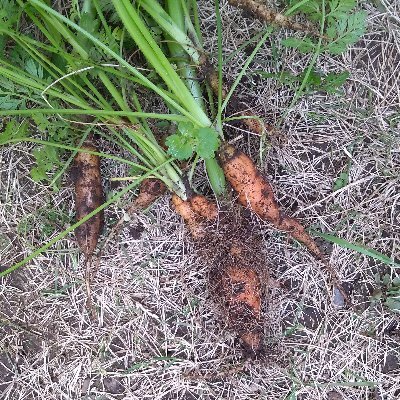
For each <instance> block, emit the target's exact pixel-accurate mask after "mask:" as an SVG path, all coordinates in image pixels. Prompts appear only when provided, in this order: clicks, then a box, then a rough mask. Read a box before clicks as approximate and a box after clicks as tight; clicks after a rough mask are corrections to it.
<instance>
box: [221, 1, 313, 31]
mask: <svg viewBox="0 0 400 400" xmlns="http://www.w3.org/2000/svg"><path fill="white" fill-rule="evenodd" d="M228 3H229V4H230V5H232V6H234V7H238V8H241V9H242V10H245V11H247V12H249V13H251V14H253V15H254V16H255V17H256V18H257V19H259V20H261V21H263V22H265V23H267V24H275V25H277V26H280V27H283V28H288V29H292V30H295V31H302V32H306V33H310V34H312V35H316V36H318V35H319V33H318V31H317V30H316V28H315V27H313V26H312V25H311V24H300V23H298V22H296V21H294V20H293V19H292V18H290V17H287V16H285V15H283V14H281V13H277V12H275V11H273V10H272V9H270V8H268V7H267V6H266V5H265V4H261V3H259V2H258V1H256V0H228Z"/></svg>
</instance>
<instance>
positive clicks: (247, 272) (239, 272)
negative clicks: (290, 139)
mask: <svg viewBox="0 0 400 400" xmlns="http://www.w3.org/2000/svg"><path fill="white" fill-rule="evenodd" d="M230 3H231V4H233V5H239V6H242V7H243V8H249V9H250V10H251V11H252V12H253V13H255V14H258V15H260V16H262V17H264V18H266V16H265V14H266V12H265V10H264V9H263V8H262V6H260V5H259V3H255V2H253V1H252V0H246V1H244V0H240V1H236V0H235V1H233V0H231V1H230ZM267 17H268V18H269V19H271V18H272V19H274V21H277V20H279V18H280V17H279V15H278V16H277V15H268V16H267ZM285 21H286V20H285ZM287 21H289V20H287ZM281 22H282V21H281ZM287 24H289V22H287ZM294 28H296V26H295V27H294ZM297 28H298V27H297ZM215 78H216V74H215V73H214V74H213V73H211V74H210V76H209V77H208V79H209V83H210V86H211V87H212V88H213V87H216V86H218V85H217V84H216V83H215V82H214V84H213V79H214V81H215ZM242 115H244V116H245V115H246V114H244V113H242ZM243 121H244V123H245V124H246V126H247V128H248V129H252V130H253V131H254V132H255V133H258V134H262V133H264V132H265V127H264V125H263V124H261V123H260V121H259V120H257V119H251V118H248V119H246V118H245V119H244V120H243ZM261 125H262V126H261ZM82 150H84V151H82V152H79V153H78V155H77V156H76V158H75V161H74V167H73V168H74V174H73V177H74V183H75V191H76V216H77V219H78V220H80V219H82V218H83V217H84V216H85V215H88V213H90V212H92V211H93V210H95V209H96V208H98V207H99V206H100V205H101V204H102V203H103V198H104V195H103V189H102V184H101V175H100V162H99V157H98V156H97V155H95V154H94V153H96V152H97V149H96V147H95V146H94V144H93V142H92V141H91V140H89V141H86V142H85V143H84V144H83V146H82ZM218 158H219V161H220V164H221V166H222V168H223V171H224V174H225V176H226V178H227V180H228V182H229V183H230V185H231V187H232V189H233V190H234V191H235V192H236V196H237V200H238V201H239V203H240V204H241V205H242V206H244V207H247V208H248V209H250V210H251V211H252V212H253V213H255V214H256V215H257V216H258V217H259V218H261V219H262V220H264V221H267V222H269V223H271V224H272V225H273V226H274V227H275V228H276V229H278V230H281V231H284V232H287V233H288V234H289V235H290V236H291V237H292V238H294V239H296V240H298V241H299V242H301V243H303V244H304V245H305V246H306V247H307V248H308V250H309V251H310V252H311V253H312V254H313V255H314V256H315V257H316V258H318V259H319V260H322V261H324V256H323V254H322V252H321V250H320V249H319V247H318V246H317V244H316V243H315V241H314V240H313V238H312V237H311V236H310V235H309V234H308V233H307V231H306V229H305V228H304V226H303V225H302V224H301V223H300V222H299V221H297V220H296V219H294V218H291V217H289V216H287V215H286V214H285V213H284V212H282V211H281V210H280V208H279V206H278V203H277V201H276V198H275V195H274V193H273V189H272V186H271V184H270V183H269V182H268V180H267V179H266V178H265V177H263V176H262V175H261V173H260V172H259V171H258V169H257V167H256V165H255V164H254V162H253V161H252V160H251V158H250V157H248V156H247V155H246V154H245V153H243V152H242V151H240V150H238V149H236V148H235V147H233V146H232V145H230V144H228V143H226V142H225V143H222V144H221V146H220V148H219V152H218ZM165 190H166V187H165V185H164V184H163V183H162V182H160V181H158V180H156V179H146V180H144V181H143V182H142V185H141V187H140V190H139V195H138V197H137V198H136V200H135V202H134V204H133V205H132V206H131V207H130V209H129V210H128V211H129V212H132V211H134V210H138V209H144V208H147V207H149V206H150V205H151V204H152V202H153V201H154V200H155V199H156V198H157V197H158V196H160V195H161V194H162V193H164V191H165ZM172 205H173V208H174V209H175V211H176V212H177V213H178V214H179V215H180V216H181V217H182V218H183V220H184V221H185V223H186V226H187V228H188V230H189V232H190V234H191V236H192V238H193V239H194V240H195V241H197V242H200V241H201V240H202V239H204V238H205V237H206V236H207V232H208V229H209V227H210V225H212V224H213V223H215V222H216V221H217V220H218V218H219V210H218V206H217V204H216V202H214V201H212V200H209V199H208V198H206V197H205V196H203V195H200V194H193V195H191V196H189V197H188V198H187V199H182V198H180V197H179V196H178V195H177V194H174V193H173V194H172ZM102 224H103V214H102V212H99V213H98V214H96V215H95V216H94V217H92V218H91V219H90V220H88V221H87V222H85V223H83V224H82V225H80V226H79V228H78V229H77V230H76V239H77V242H78V245H79V247H80V249H81V251H82V252H83V253H84V254H85V256H86V258H87V259H90V258H91V257H92V254H93V252H94V250H95V248H96V246H97V243H98V240H99V235H100V231H101V228H102ZM244 246H245V245H244V244H243V243H242V242H241V241H240V240H235V238H233V240H232V241H231V242H230V243H229V246H228V247H227V248H226V249H227V250H226V251H227V258H226V260H227V262H226V263H225V264H224V266H223V268H222V269H221V268H219V269H218V273H216V274H212V275H211V276H212V279H213V280H214V282H213V283H212V284H213V286H214V287H215V289H216V290H217V292H218V294H219V296H220V297H221V300H222V303H223V304H224V307H225V312H226V314H227V316H228V319H229V320H230V321H231V325H232V327H233V329H235V330H236V331H237V333H238V335H239V337H240V338H241V341H242V344H243V345H244V348H245V349H246V351H247V352H248V353H250V354H251V353H252V354H253V355H254V354H258V353H259V352H260V351H261V349H262V329H261V328H260V327H261V325H262V324H261V318H262V317H261V314H262V312H261V308H262V293H263V291H262V286H263V285H262V282H261V278H260V274H259V271H258V270H257V268H255V267H254V266H253V265H251V262H249V260H248V259H247V258H246V256H245V254H246V249H245V247H244Z"/></svg>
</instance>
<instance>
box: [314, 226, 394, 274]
mask: <svg viewBox="0 0 400 400" xmlns="http://www.w3.org/2000/svg"><path fill="white" fill-rule="evenodd" d="M312 233H314V234H315V235H317V236H320V237H322V238H323V239H325V240H328V241H329V242H332V243H335V244H337V245H338V246H340V247H343V248H345V249H350V250H355V251H357V252H358V253H361V254H364V255H366V256H368V257H372V258H374V259H375V260H378V261H381V262H383V263H385V264H387V265H393V266H394V267H395V268H400V264H399V263H397V262H395V261H394V260H392V259H391V258H390V257H388V256H387V255H385V254H382V253H380V252H379V251H376V250H374V249H371V248H370V247H366V246H364V245H362V244H357V243H351V242H348V241H347V240H345V239H341V238H338V237H337V236H335V235H330V234H329V233H322V232H319V231H316V230H314V229H313V230H312Z"/></svg>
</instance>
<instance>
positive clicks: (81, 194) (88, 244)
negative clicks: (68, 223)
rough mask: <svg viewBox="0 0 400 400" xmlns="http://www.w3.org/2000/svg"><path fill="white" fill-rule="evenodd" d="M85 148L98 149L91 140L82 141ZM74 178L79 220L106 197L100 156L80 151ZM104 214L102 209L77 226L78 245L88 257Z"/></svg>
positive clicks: (97, 237)
mask: <svg viewBox="0 0 400 400" xmlns="http://www.w3.org/2000/svg"><path fill="white" fill-rule="evenodd" d="M82 150H87V151H92V152H97V151H98V150H97V148H96V146H94V145H93V143H92V142H91V141H89V140H87V141H85V142H84V143H83V145H82ZM72 178H73V181H74V183H75V196H76V199H75V210H76V219H77V221H79V220H81V219H82V218H83V217H85V216H86V215H88V214H89V213H91V212H92V211H94V210H95V209H96V208H98V207H99V206H100V205H101V204H102V203H103V201H104V194H103V187H102V183H101V174H100V158H99V156H97V155H94V154H89V153H86V152H83V151H80V152H79V153H78V154H77V155H76V156H75V159H74V164H73V167H72ZM103 218H104V215H103V211H100V212H98V213H97V214H96V215H94V216H93V217H91V218H90V219H89V220H88V221H86V222H84V223H83V224H82V225H80V226H79V227H78V228H76V229H75V236H76V240H77V242H78V246H79V248H80V250H81V251H82V253H83V254H85V256H86V258H87V259H90V258H91V256H92V254H93V252H94V250H95V248H96V246H97V242H98V240H99V236H100V232H101V229H102V227H103Z"/></svg>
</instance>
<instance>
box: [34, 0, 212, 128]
mask: <svg viewBox="0 0 400 400" xmlns="http://www.w3.org/2000/svg"><path fill="white" fill-rule="evenodd" d="M113 1H115V0H113ZM29 2H30V3H32V4H35V5H37V6H38V7H41V8H42V9H43V10H45V11H46V12H48V13H49V14H51V15H54V16H56V17H57V18H58V19H60V20H62V21H63V22H64V23H66V24H67V25H69V26H71V27H72V28H74V29H75V30H76V31H78V32H80V33H82V35H84V36H86V37H87V38H89V39H90V40H91V41H92V42H93V43H94V44H95V45H96V46H97V47H98V48H100V49H102V50H103V51H104V52H105V53H106V54H108V55H110V56H112V57H113V58H114V59H115V60H117V61H118V62H119V63H120V64H121V65H122V66H124V67H125V68H127V69H128V71H130V72H131V73H132V74H133V75H135V76H136V77H137V78H139V79H140V81H141V82H142V84H143V85H144V86H146V87H148V88H150V89H151V90H153V91H154V92H155V93H157V94H158V95H159V96H160V97H161V98H162V99H164V101H165V102H166V103H168V104H169V105H170V106H171V107H173V108H174V109H175V110H177V111H179V112H180V113H182V114H183V115H185V116H186V117H187V119H189V120H190V121H192V122H194V123H195V124H199V122H200V121H199V119H198V118H196V117H195V116H194V115H195V114H194V113H193V111H194V110H192V109H191V108H190V107H185V108H184V107H183V106H181V105H180V104H178V103H177V102H176V101H175V100H173V99H172V98H171V97H170V96H169V95H168V94H167V93H166V92H165V91H163V90H162V89H160V88H159V87H158V86H157V85H155V84H154V83H153V82H151V81H150V80H149V79H147V78H146V77H145V76H144V75H143V74H142V73H141V72H139V71H138V70H137V69H136V68H135V67H133V66H132V65H131V64H129V63H128V62H127V61H126V60H125V59H124V58H122V57H121V56H119V55H118V54H117V53H115V52H114V51H113V50H111V49H109V48H108V47H107V46H106V45H105V44H103V43H102V42H101V41H100V40H98V39H97V38H95V37H94V36H93V35H91V34H90V33H88V32H87V31H85V30H84V29H82V28H81V27H80V26H79V25H77V24H75V23H74V22H72V21H71V20H69V19H68V18H66V17H64V16H63V15H61V14H60V13H58V12H57V11H55V10H53V9H52V8H50V7H48V6H47V5H46V4H44V3H43V2H42V1H40V0H29ZM122 11H123V10H122ZM174 72H175V71H174ZM175 74H176V73H175ZM183 86H184V87H185V89H186V91H187V88H186V86H185V85H184V84H183ZM177 97H178V98H179V96H178V95H177ZM193 101H194V99H193ZM196 109H197V108H196ZM203 114H204V113H203ZM205 119H206V120H207V124H205ZM205 119H204V117H203V118H202V121H203V125H200V124H199V125H200V126H209V125H210V124H211V122H210V121H209V120H208V118H207V116H205ZM208 123H209V124H208Z"/></svg>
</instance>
